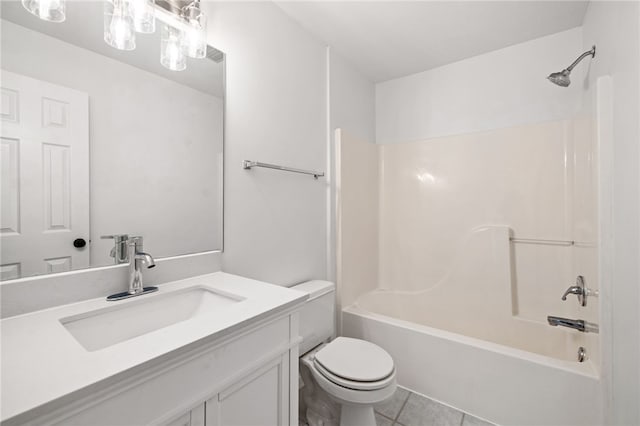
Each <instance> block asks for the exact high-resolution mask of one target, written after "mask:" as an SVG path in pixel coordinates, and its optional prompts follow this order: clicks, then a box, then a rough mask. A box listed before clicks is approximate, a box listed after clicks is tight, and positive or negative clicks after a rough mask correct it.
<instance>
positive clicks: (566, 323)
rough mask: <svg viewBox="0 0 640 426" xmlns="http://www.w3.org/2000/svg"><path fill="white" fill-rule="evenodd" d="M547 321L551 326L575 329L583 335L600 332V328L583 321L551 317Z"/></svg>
mask: <svg viewBox="0 0 640 426" xmlns="http://www.w3.org/2000/svg"><path fill="white" fill-rule="evenodd" d="M547 321H548V322H549V325H551V326H554V327H556V326H558V325H559V326H562V327H568V328H573V329H574V330H578V331H582V332H583V333H586V332H593V333H597V332H598V326H597V325H596V324H591V323H588V322H586V321H585V320H581V319H569V318H562V317H554V316H551V315H549V316H548V317H547Z"/></svg>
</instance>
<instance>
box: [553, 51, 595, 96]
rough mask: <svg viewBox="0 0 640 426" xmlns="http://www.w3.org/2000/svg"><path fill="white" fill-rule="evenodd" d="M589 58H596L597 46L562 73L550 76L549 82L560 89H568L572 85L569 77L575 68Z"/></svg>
mask: <svg viewBox="0 0 640 426" xmlns="http://www.w3.org/2000/svg"><path fill="white" fill-rule="evenodd" d="M587 56H591V57H592V58H594V57H595V56H596V47H595V46H593V47H592V48H591V50H589V51H587V52H584V53H583V54H582V55H580V56H579V57H578V59H576V60H575V61H573V63H572V64H571V65H569V66H568V67H567V68H565V69H563V70H562V71H558V72H554V73H551V74H549V77H547V80H549V81H550V82H552V83H553V84H557V85H558V86H560V87H568V86H569V85H570V84H571V78H570V77H569V76H570V75H571V70H573V68H574V67H575V66H576V65H578V64H579V63H580V61H581V60H583V59H584V58H586V57H587Z"/></svg>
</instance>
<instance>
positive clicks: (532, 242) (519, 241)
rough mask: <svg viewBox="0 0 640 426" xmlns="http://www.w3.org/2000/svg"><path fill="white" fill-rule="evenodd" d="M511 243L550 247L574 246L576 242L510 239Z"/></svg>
mask: <svg viewBox="0 0 640 426" xmlns="http://www.w3.org/2000/svg"><path fill="white" fill-rule="evenodd" d="M509 241H511V242H512V243H523V244H543V245H550V246H572V245H574V244H575V243H576V242H575V241H570V240H542V239H535V238H513V237H511V238H509Z"/></svg>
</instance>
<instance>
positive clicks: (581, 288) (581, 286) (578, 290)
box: [562, 275, 598, 306]
mask: <svg viewBox="0 0 640 426" xmlns="http://www.w3.org/2000/svg"><path fill="white" fill-rule="evenodd" d="M570 294H575V295H576V296H578V302H580V306H587V296H596V297H597V296H598V291H597V290H590V289H588V288H587V286H586V285H585V282H584V277H583V276H582V275H578V276H577V277H576V284H575V285H572V286H571V287H569V288H568V289H567V291H565V292H564V294H563V295H562V300H567V296H568V295H570Z"/></svg>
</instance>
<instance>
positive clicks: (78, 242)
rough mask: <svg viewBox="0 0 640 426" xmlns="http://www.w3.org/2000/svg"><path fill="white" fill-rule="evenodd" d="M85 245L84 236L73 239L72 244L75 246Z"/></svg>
mask: <svg viewBox="0 0 640 426" xmlns="http://www.w3.org/2000/svg"><path fill="white" fill-rule="evenodd" d="M86 245H87V242H86V241H85V239H84V238H76V239H75V240H73V246H74V247H75V248H82V247H84V246H86Z"/></svg>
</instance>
